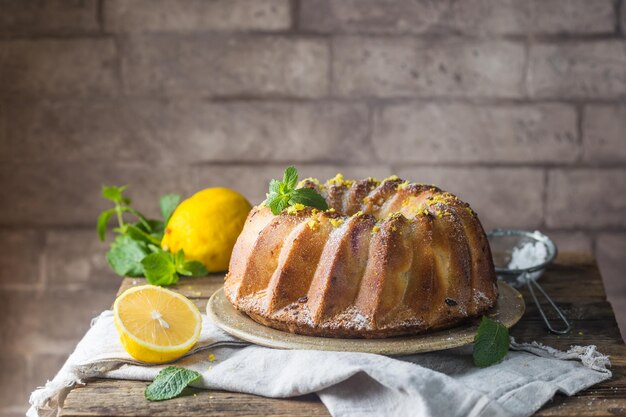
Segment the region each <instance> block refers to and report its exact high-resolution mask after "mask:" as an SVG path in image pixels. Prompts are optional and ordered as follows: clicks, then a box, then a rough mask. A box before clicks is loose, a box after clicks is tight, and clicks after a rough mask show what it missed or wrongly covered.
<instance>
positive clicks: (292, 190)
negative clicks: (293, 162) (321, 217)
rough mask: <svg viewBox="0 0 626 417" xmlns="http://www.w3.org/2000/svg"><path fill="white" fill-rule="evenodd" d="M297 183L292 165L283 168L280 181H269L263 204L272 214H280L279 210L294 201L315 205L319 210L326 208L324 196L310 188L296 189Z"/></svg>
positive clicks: (296, 172)
mask: <svg viewBox="0 0 626 417" xmlns="http://www.w3.org/2000/svg"><path fill="white" fill-rule="evenodd" d="M297 183H298V170H296V168H295V167H292V166H289V167H287V169H285V172H284V173H283V180H282V181H278V180H271V181H270V187H269V192H268V193H267V199H266V200H265V204H267V206H268V207H269V208H270V210H271V211H272V213H273V214H275V215H277V214H280V212H281V211H283V210H284V209H286V208H287V207H289V206H290V205H293V204H296V203H300V204H304V205H305V206H310V207H315V208H317V209H320V210H326V209H327V208H328V204H327V203H326V200H324V197H322V196H321V195H319V194H318V193H317V191H315V190H312V189H310V188H298V189H296V185H297Z"/></svg>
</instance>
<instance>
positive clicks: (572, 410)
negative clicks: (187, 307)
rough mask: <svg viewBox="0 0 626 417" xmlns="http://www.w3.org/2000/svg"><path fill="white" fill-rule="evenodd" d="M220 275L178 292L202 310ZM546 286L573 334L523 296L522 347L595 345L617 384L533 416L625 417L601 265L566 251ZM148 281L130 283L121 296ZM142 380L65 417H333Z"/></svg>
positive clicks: (618, 352)
mask: <svg viewBox="0 0 626 417" xmlns="http://www.w3.org/2000/svg"><path fill="white" fill-rule="evenodd" d="M222 281H223V276H222V275H219V276H216V275H214V276H209V277H205V278H195V279H184V280H182V281H181V282H180V283H179V285H177V286H176V287H174V290H176V291H179V292H181V293H182V294H184V295H185V296H187V297H189V298H190V299H192V300H193V301H194V302H195V303H196V305H197V306H198V307H199V308H200V309H201V311H204V309H205V306H206V302H207V299H208V298H209V296H211V294H213V292H214V291H215V290H217V289H218V288H219V287H220V286H221V285H222ZM540 282H541V285H543V287H544V289H545V290H546V291H547V292H548V294H550V295H551V296H552V297H553V298H554V300H555V301H556V302H558V304H559V305H560V306H562V308H563V310H564V312H565V313H566V315H567V317H568V318H569V319H570V321H571V323H572V331H571V332H570V333H569V334H568V335H562V336H558V335H553V334H550V333H549V332H548V331H547V330H546V329H545V325H544V323H543V321H542V320H541V317H540V315H539V312H538V311H537V309H536V307H535V306H534V304H533V303H532V302H529V300H530V296H529V295H528V293H526V292H525V291H524V290H523V291H522V293H523V294H524V297H525V299H526V302H527V309H526V313H525V315H524V317H523V318H522V320H521V321H520V322H519V323H518V324H517V325H516V326H515V327H514V328H513V329H511V334H512V335H513V336H514V337H515V338H516V339H517V340H518V341H533V340H536V341H538V342H541V343H544V344H546V345H549V346H552V347H555V348H558V349H563V350H567V349H568V348H569V346H570V345H589V344H595V345H597V346H598V349H599V351H600V352H602V353H604V354H608V355H610V357H611V362H612V371H613V378H612V379H610V380H608V381H606V382H603V383H601V384H598V385H595V386H593V387H591V388H590V389H588V390H586V391H584V392H581V393H579V394H578V395H576V396H574V397H566V396H564V395H561V394H557V396H556V397H555V398H554V400H553V401H551V402H549V403H548V404H546V405H545V406H544V407H543V408H542V409H541V410H540V411H539V412H538V413H537V414H536V415H539V416H582V415H584V416H615V415H626V347H625V345H624V342H623V341H622V338H621V336H620V332H619V329H618V327H617V323H616V321H615V315H614V314H613V309H612V308H611V305H610V304H609V303H608V302H607V301H606V294H605V292H604V287H603V285H602V280H601V278H600V273H599V271H598V267H597V264H596V262H595V260H594V259H593V258H592V257H591V255H589V254H578V253H563V254H561V255H560V256H559V258H558V259H557V262H556V263H555V264H554V265H552V266H551V267H550V268H549V270H548V271H546V273H545V274H544V275H543V276H542V277H541V281H540ZM143 283H144V281H143V279H125V280H124V282H123V283H122V286H121V287H120V292H121V291H124V290H125V289H127V288H129V287H131V286H133V285H141V284H143ZM147 385H148V383H147V382H141V381H114V380H103V379H99V380H93V381H90V382H88V383H87V384H86V385H84V386H79V387H77V388H75V389H74V390H72V391H71V392H70V394H69V395H68V396H67V398H66V400H65V403H64V407H63V410H62V411H61V415H62V416H166V415H167V416H171V415H192V416H328V412H327V410H326V408H325V407H324V406H323V405H322V403H321V402H320V401H319V400H318V399H317V396H314V395H308V396H305V397H301V398H297V399H286V400H277V399H270V398H264V397H258V396H255V395H247V394H237V393H231V392H223V391H206V390H193V391H194V393H193V394H192V395H189V396H185V397H181V398H177V399H173V400H169V401H164V402H149V401H147V400H145V399H144V396H143V391H144V389H145V387H146V386H147Z"/></svg>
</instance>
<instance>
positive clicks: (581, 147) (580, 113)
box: [575, 104, 585, 163]
mask: <svg viewBox="0 0 626 417" xmlns="http://www.w3.org/2000/svg"><path fill="white" fill-rule="evenodd" d="M575 111H576V134H577V136H578V137H577V138H576V143H577V144H578V148H577V155H576V160H577V161H578V162H579V163H580V162H582V160H583V158H584V153H585V142H584V134H585V132H584V128H583V121H584V120H583V119H584V117H585V106H584V105H583V104H577V105H576V106H575Z"/></svg>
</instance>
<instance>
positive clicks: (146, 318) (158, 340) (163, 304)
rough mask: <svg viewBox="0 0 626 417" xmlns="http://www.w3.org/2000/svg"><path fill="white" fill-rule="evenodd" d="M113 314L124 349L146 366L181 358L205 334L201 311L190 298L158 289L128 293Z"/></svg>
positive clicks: (147, 287)
mask: <svg viewBox="0 0 626 417" xmlns="http://www.w3.org/2000/svg"><path fill="white" fill-rule="evenodd" d="M113 314H114V317H115V326H116V327H117V330H118V332H119V334H120V341H121V342H122V346H124V349H126V351H127V352H128V353H129V354H130V355H131V356H132V357H133V358H135V359H137V360H139V361H142V362H149V363H163V362H169V361H172V360H174V359H177V358H179V357H181V356H182V355H184V354H185V353H187V352H188V351H189V350H190V349H191V348H192V347H193V346H194V345H195V344H196V342H197V341H198V338H199V337H200V331H201V330H202V316H201V315H200V311H199V310H198V308H197V307H196V306H195V305H194V304H193V303H192V302H191V301H190V300H189V299H188V298H186V297H185V296H183V295H181V294H178V293H176V292H174V291H170V290H166V289H165V288H161V287H157V286H154V285H142V286H139V287H133V288H129V289H128V290H126V291H124V292H123V293H122V294H121V295H120V296H119V297H117V299H116V300H115V304H114V305H113Z"/></svg>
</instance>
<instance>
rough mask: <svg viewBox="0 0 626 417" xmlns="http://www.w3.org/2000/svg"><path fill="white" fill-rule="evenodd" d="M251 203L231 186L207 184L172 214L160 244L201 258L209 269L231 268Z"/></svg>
mask: <svg viewBox="0 0 626 417" xmlns="http://www.w3.org/2000/svg"><path fill="white" fill-rule="evenodd" d="M251 208H252V206H250V203H249V202H248V200H246V199H245V198H244V197H243V196H242V195H241V194H239V193H237V192H236V191H233V190H230V189H228V188H207V189H205V190H202V191H199V192H197V193H196V194H194V195H193V196H191V197H189V198H188V199H186V200H185V201H183V202H182V203H180V205H179V206H178V207H177V208H176V210H175V211H174V213H173V214H172V217H171V218H170V220H169V222H168V223H167V226H166V227H165V233H164V234H163V240H162V241H161V246H162V247H163V249H165V250H169V251H170V252H172V253H176V252H178V251H179V250H180V249H182V250H183V251H184V252H185V258H186V259H188V260H196V261H200V262H202V263H203V264H204V265H205V266H206V267H207V269H208V270H209V272H219V271H225V270H227V269H228V262H229V261H230V254H231V252H232V251H233V247H234V246H235V241H236V240H237V237H238V236H239V234H240V233H241V230H242V229H243V225H244V223H245V221H246V217H247V216H248V212H249V211H250V209H251Z"/></svg>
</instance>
